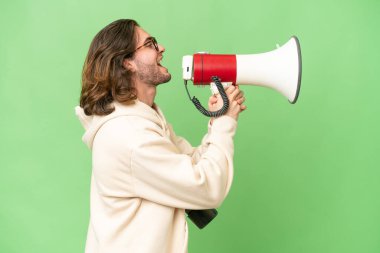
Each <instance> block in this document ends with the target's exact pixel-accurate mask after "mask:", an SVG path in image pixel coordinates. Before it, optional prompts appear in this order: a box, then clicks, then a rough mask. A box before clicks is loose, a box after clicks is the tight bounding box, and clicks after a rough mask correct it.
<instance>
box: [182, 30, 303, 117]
mask: <svg viewBox="0 0 380 253" xmlns="http://www.w3.org/2000/svg"><path fill="white" fill-rule="evenodd" d="M182 69H183V79H184V80H185V87H186V90H187V86H186V85H187V81H189V80H191V81H192V82H193V83H194V85H211V90H212V91H213V93H217V92H218V91H219V92H220V91H221V90H220V89H219V88H218V87H217V86H218V83H221V84H222V85H223V87H224V88H225V87H227V86H229V85H234V84H239V85H256V86H264V87H268V88H272V89H274V90H276V91H278V92H280V93H281V94H282V95H284V96H285V97H286V98H287V99H288V100H289V102H290V103H292V104H294V103H296V101H297V98H298V95H299V92H300V87H301V74H302V60H301V47H300V43H299V40H298V38H297V37H296V36H293V37H291V38H290V40H289V41H288V42H287V43H286V44H284V45H283V46H281V47H278V48H277V49H275V50H273V51H269V52H266V53H259V54H246V55H228V54H208V53H196V54H194V55H186V56H183V58H182ZM223 90H224V89H223ZM187 92H188V90H187ZM222 92H223V91H222ZM188 95H189V98H190V100H193V102H194V103H195V104H196V103H199V101H198V100H197V99H196V98H193V99H191V97H190V94H189V93H188ZM221 95H222V93H221ZM194 100H196V101H198V102H196V101H194ZM196 107H197V108H198V107H202V106H201V105H200V103H199V104H198V105H197V104H196ZM202 108H203V107H202ZM198 109H199V110H201V109H200V108H198ZM204 110H205V109H204V108H203V111H202V110H201V112H202V113H203V114H205V115H206V114H207V113H206V112H205V111H204ZM225 111H226V110H225ZM206 116H210V115H206ZM217 116H220V115H217Z"/></svg>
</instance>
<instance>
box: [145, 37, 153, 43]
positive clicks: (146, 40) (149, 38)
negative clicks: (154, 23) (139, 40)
mask: <svg viewBox="0 0 380 253" xmlns="http://www.w3.org/2000/svg"><path fill="white" fill-rule="evenodd" d="M151 39H153V37H152V36H150V37H148V38H146V39H145V40H144V43H143V44H145V43H147V42H148V41H149V40H151Z"/></svg>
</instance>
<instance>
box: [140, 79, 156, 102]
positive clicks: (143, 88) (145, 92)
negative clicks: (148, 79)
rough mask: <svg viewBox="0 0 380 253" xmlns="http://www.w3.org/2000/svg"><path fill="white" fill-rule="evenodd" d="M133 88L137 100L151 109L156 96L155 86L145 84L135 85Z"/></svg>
mask: <svg viewBox="0 0 380 253" xmlns="http://www.w3.org/2000/svg"><path fill="white" fill-rule="evenodd" d="M135 88H136V90H137V99H138V100H140V101H141V102H143V103H145V104H147V105H149V106H150V107H152V106H153V103H154V98H155V96H156V86H155V85H152V84H146V83H136V84H135Z"/></svg>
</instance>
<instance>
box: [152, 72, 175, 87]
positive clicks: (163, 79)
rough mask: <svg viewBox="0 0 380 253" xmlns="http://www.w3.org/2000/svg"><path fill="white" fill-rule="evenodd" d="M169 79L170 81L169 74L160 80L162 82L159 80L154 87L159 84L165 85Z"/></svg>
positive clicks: (170, 76)
mask: <svg viewBox="0 0 380 253" xmlns="http://www.w3.org/2000/svg"><path fill="white" fill-rule="evenodd" d="M171 79H172V75H171V74H170V73H167V74H166V76H165V78H162V80H160V82H158V83H157V84H156V85H157V86H158V85H160V84H163V83H167V82H169V81H170V80H171Z"/></svg>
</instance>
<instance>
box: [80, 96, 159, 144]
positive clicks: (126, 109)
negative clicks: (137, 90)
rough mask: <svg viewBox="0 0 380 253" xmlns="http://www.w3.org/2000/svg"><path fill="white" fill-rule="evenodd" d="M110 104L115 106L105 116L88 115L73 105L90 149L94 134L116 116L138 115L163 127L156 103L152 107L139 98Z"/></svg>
mask: <svg viewBox="0 0 380 253" xmlns="http://www.w3.org/2000/svg"><path fill="white" fill-rule="evenodd" d="M112 104H113V106H114V107H115V110H114V111H113V112H112V113H110V114H108V115H106V116H98V115H91V116H88V115H86V114H85V113H84V110H83V108H82V107H80V106H76V107H75V114H76V115H77V117H78V119H79V121H80V122H81V124H82V126H83V127H84V129H85V133H84V135H83V137H82V140H83V142H84V143H85V144H86V145H87V146H88V147H89V148H90V149H92V144H93V141H94V138H95V136H96V133H97V132H98V130H99V129H100V128H101V127H102V126H103V124H105V123H106V122H107V121H109V120H111V119H114V118H117V117H121V116H139V117H142V118H145V119H147V120H149V121H152V122H154V123H156V124H157V125H158V126H159V127H161V128H162V129H165V125H166V120H165V117H164V115H163V114H162V111H161V110H160V108H159V107H158V106H157V105H156V104H153V107H150V106H149V105H147V104H145V103H143V102H141V101H139V100H134V101H133V103H132V104H129V105H123V104H120V103H117V102H114V103H112Z"/></svg>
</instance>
